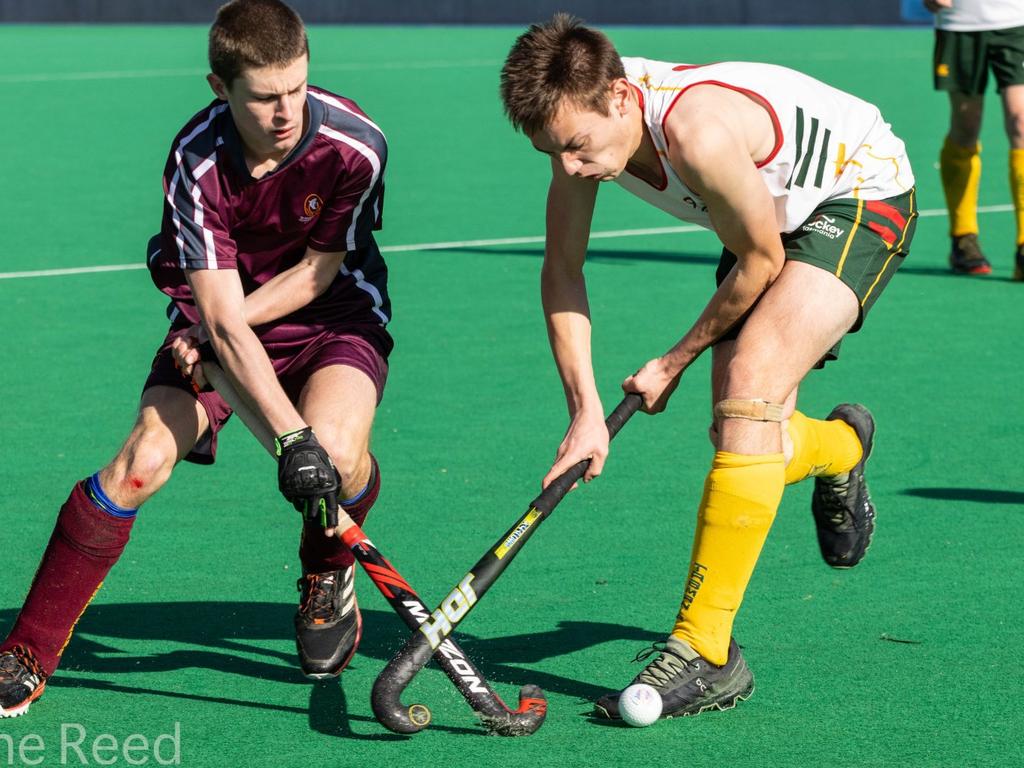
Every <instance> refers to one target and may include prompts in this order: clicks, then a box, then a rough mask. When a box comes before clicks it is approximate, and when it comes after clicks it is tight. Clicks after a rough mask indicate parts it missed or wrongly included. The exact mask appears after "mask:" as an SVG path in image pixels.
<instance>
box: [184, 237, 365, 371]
mask: <svg viewBox="0 0 1024 768" xmlns="http://www.w3.org/2000/svg"><path fill="white" fill-rule="evenodd" d="M344 261H345V251H340V252H335V253H324V252H322V251H317V250H315V249H313V248H307V249H306V254H305V256H303V257H302V259H301V260H300V261H299V263H298V264H296V265H295V266H293V267H291V268H290V269H288V270H285V271H284V272H282V273H280V274H279V275H275V276H274V277H272V278H271V279H270V280H268V281H267V282H265V283H264V284H263V285H261V286H260V287H259V288H257V289H256V290H255V291H253V292H252V293H250V294H249V295H247V296H246V297H245V303H244V306H243V312H244V314H245V322H246V324H247V325H248V326H249V327H250V328H253V327H255V326H257V325H262V324H264V323H270V322H273V321H274V320H279V319H280V318H282V317H286V316H287V315H290V314H291V313H292V312H294V311H295V310H297V309H301V308H302V307H304V306H306V305H307V304H309V303H310V302H311V301H313V299H315V298H316V297H317V296H319V295H320V294H322V293H323V292H324V291H326V290H327V288H328V287H329V286H330V285H331V283H332V282H333V281H334V279H335V278H336V277H337V276H338V270H339V269H341V265H342V264H343V263H344ZM205 340H206V339H205V338H204V337H203V333H202V329H201V328H200V327H198V326H197V327H195V328H194V329H193V332H192V333H189V334H185V335H184V336H181V337H179V338H177V339H175V340H174V342H173V343H172V345H171V352H172V353H173V354H174V358H175V360H176V361H177V363H178V366H179V367H180V368H181V371H182V373H183V374H185V375H186V376H191V377H192V379H193V381H194V382H195V384H196V385H197V386H199V387H202V386H203V385H204V384H205V378H204V377H203V374H202V366H201V364H200V355H199V344H200V343H201V342H203V341H205Z"/></svg>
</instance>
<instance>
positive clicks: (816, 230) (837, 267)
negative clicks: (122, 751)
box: [716, 189, 917, 362]
mask: <svg viewBox="0 0 1024 768" xmlns="http://www.w3.org/2000/svg"><path fill="white" fill-rule="evenodd" d="M915 197H916V194H915V190H914V189H911V190H910V191H909V192H905V193H903V194H902V195H898V196H896V197H890V198H887V199H885V200H855V199H852V198H841V199H838V200H828V201H827V202H824V203H822V204H821V205H819V206H818V207H817V208H815V209H814V212H813V213H812V214H811V215H810V217H809V218H808V219H807V221H805V222H804V223H803V224H802V225H801V226H800V227H798V228H797V229H796V230H794V231H793V232H789V233H786V234H784V235H783V236H782V243H783V245H784V246H785V248H786V260H787V261H802V262H804V263H805V264H811V265H813V266H815V267H819V268H821V269H824V270H827V271H829V272H831V273H832V274H834V275H835V276H836V277H838V278H839V279H840V280H842V281H843V282H844V283H845V284H846V285H847V286H849V288H850V290H852V291H853V292H854V293H855V294H856V295H857V300H858V301H859V302H860V314H859V315H858V317H857V321H856V322H855V323H854V325H853V328H851V329H850V333H854V332H855V331H858V330H860V327H861V325H863V323H864V318H865V317H867V314H868V311H869V310H870V309H871V307H872V306H873V305H874V303H875V301H877V300H878V297H879V295H881V293H882V291H883V290H885V286H886V285H888V283H889V280H890V279H892V276H893V275H894V274H896V270H897V269H899V268H900V266H901V265H902V264H903V259H904V258H906V255H907V253H908V252H909V250H910V241H911V240H912V239H913V238H914V227H915V224H916V219H917V203H916V200H915ZM735 264H736V256H735V255H734V254H733V253H732V252H730V251H728V250H723V251H722V258H721V260H720V261H719V263H718V273H717V275H716V279H717V282H718V284H719V285H721V283H722V281H723V280H724V279H725V277H726V275H728V274H729V271H730V270H731V269H732V268H733V266H734V265H735ZM741 327H742V322H741V323H738V324H737V325H736V326H734V327H733V328H732V330H731V331H730V332H729V333H727V334H726V335H725V336H723V337H722V339H721V340H722V341H726V340H729V339H735V338H736V337H737V336H738V335H739V331H740V328H741ZM838 356H839V344H836V345H835V347H833V348H832V350H831V351H830V352H829V353H828V354H827V355H826V356H825V358H824V359H823V361H822V362H824V361H825V360H835V359H836V358H837V357H838Z"/></svg>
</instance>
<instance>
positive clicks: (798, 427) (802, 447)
mask: <svg viewBox="0 0 1024 768" xmlns="http://www.w3.org/2000/svg"><path fill="white" fill-rule="evenodd" d="M789 438H790V440H792V441H793V458H792V459H791V460H790V462H789V464H788V466H787V467H786V485H792V484H793V483H799V482H800V481H801V480H806V479H807V478H808V477H818V476H819V475H824V476H826V477H831V476H832V475H839V474H842V473H843V472H849V471H850V470H851V469H853V467H854V465H855V464H856V463H857V462H858V461H860V457H861V456H862V455H863V453H864V448H863V447H862V446H861V444H860V439H859V438H858V437H857V433H856V432H855V431H854V429H853V427H851V426H850V425H849V424H847V423H846V422H845V421H840V420H839V419H833V420H831V421H821V420H820V419H809V418H807V417H806V416H804V415H803V414H802V413H800V411H793V415H792V416H790V417H789Z"/></svg>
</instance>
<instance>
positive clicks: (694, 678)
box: [594, 635, 754, 720]
mask: <svg viewBox="0 0 1024 768" xmlns="http://www.w3.org/2000/svg"><path fill="white" fill-rule="evenodd" d="M654 653H657V654H658V658H656V659H655V660H654V661H652V662H650V663H649V664H648V665H647V666H646V667H644V671H643V672H641V673H640V674H639V675H637V676H636V677H635V678H633V682H632V683H630V685H633V684H635V683H647V684H648V685H650V686H652V687H653V688H654V689H655V690H656V691H657V692H658V693H660V694H661V705H662V709H661V716H662V717H663V718H670V717H686V716H688V715H699V714H700V713H701V712H705V711H707V710H709V709H719V710H723V711H724V710H726V709H732V708H733V707H735V706H736V704H737V703H738V702H740V701H746V700H747V699H749V698H750V695H751V694H752V693H753V692H754V675H753V674H752V673H751V671H750V668H749V667H748V666H747V663H746V662H745V661H744V660H743V654H741V653H740V647H739V646H738V645H737V644H736V641H735V640H730V641H729V659H728V661H726V662H725V664H723V665H722V666H720V667H719V666H715V665H714V664H712V663H711V662H709V661H707V660H706V659H704V657H703V656H701V655H700V654H698V653H697V652H696V651H695V650H693V648H691V647H690V646H689V645H687V644H686V643H684V642H683V641H682V640H680V639H679V638H677V637H675V636H672V635H670V636H669V638H668V640H667V641H663V642H658V643H655V644H654V645H653V646H651V647H650V648H648V649H647V650H646V651H641V652H640V653H638V654H637V657H636V659H634V661H643V660H644V659H646V658H647V657H649V656H651V655H652V654H654ZM620 695H621V692H616V693H609V694H608V695H607V696H603V697H601V698H600V699H598V700H597V702H596V703H595V704H594V716H595V717H599V718H603V719H606V720H619V719H620V716H619V696H620Z"/></svg>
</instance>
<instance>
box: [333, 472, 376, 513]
mask: <svg viewBox="0 0 1024 768" xmlns="http://www.w3.org/2000/svg"><path fill="white" fill-rule="evenodd" d="M372 479H373V478H371V480H372ZM368 490H370V484H369V483H367V484H366V487H365V488H363V490H361V491H360V492H359V493H357V494H356V495H355V496H353V497H352V498H351V499H345V500H344V501H339V502H338V503H339V504H341V506H343V507H347V506H350V505H351V504H355V503H356V502H357V501H359V500H360V499H361V498H363V496H365V495H366V492H367V491H368Z"/></svg>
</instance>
